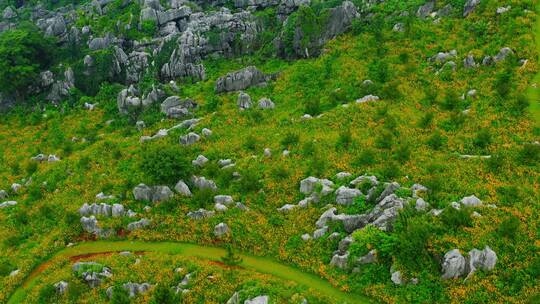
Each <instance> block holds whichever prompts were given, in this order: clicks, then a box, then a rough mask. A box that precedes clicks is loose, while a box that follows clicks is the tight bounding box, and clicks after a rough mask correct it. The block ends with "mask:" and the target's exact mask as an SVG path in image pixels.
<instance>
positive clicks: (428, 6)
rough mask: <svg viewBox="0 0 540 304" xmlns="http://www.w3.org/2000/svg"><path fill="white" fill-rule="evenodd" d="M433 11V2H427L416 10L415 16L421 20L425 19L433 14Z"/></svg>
mask: <svg viewBox="0 0 540 304" xmlns="http://www.w3.org/2000/svg"><path fill="white" fill-rule="evenodd" d="M433 9H435V1H428V2H426V3H425V4H424V5H422V6H420V7H419V8H418V10H417V11H416V16H417V17H419V18H422V19H423V18H426V17H427V16H429V15H430V14H431V13H432V12H433Z"/></svg>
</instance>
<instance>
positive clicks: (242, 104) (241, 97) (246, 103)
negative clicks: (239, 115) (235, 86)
mask: <svg viewBox="0 0 540 304" xmlns="http://www.w3.org/2000/svg"><path fill="white" fill-rule="evenodd" d="M236 104H237V105H238V108H240V110H246V109H249V108H251V105H252V103H251V97H250V96H249V95H248V94H247V93H244V92H240V94H238V100H237V102H236Z"/></svg>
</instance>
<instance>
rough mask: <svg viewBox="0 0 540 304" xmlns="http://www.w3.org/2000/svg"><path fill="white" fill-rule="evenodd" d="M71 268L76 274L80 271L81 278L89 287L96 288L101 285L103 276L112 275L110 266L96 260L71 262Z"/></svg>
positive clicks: (108, 276)
mask: <svg viewBox="0 0 540 304" xmlns="http://www.w3.org/2000/svg"><path fill="white" fill-rule="evenodd" d="M71 269H72V270H73V272H75V273H77V274H79V273H80V277H81V279H82V280H83V281H84V282H85V283H86V284H88V286H89V287H90V288H96V287H98V286H100V285H101V283H102V280H103V279H104V278H110V277H112V272H111V269H110V268H108V267H105V266H103V265H101V264H99V263H96V262H77V263H75V264H73V266H72V268H71ZM97 269H101V270H97ZM66 287H67V286H66Z"/></svg>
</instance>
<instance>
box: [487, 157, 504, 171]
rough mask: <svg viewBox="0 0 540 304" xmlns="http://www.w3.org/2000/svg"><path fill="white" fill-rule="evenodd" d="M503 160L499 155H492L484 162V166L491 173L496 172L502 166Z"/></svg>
mask: <svg viewBox="0 0 540 304" xmlns="http://www.w3.org/2000/svg"><path fill="white" fill-rule="evenodd" d="M504 161H505V158H504V156H503V155H501V154H493V155H491V157H490V158H488V159H487V160H486V165H487V167H488V169H489V170H490V171H491V172H497V171H498V170H499V169H500V168H502V166H503V165H504Z"/></svg>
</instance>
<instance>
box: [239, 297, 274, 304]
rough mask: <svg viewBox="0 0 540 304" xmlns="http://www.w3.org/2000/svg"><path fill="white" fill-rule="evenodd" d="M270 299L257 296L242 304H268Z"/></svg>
mask: <svg viewBox="0 0 540 304" xmlns="http://www.w3.org/2000/svg"><path fill="white" fill-rule="evenodd" d="M269 301H270V298H269V297H268V296H257V297H255V298H253V299H250V300H245V301H244V304H268V303H269Z"/></svg>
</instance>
